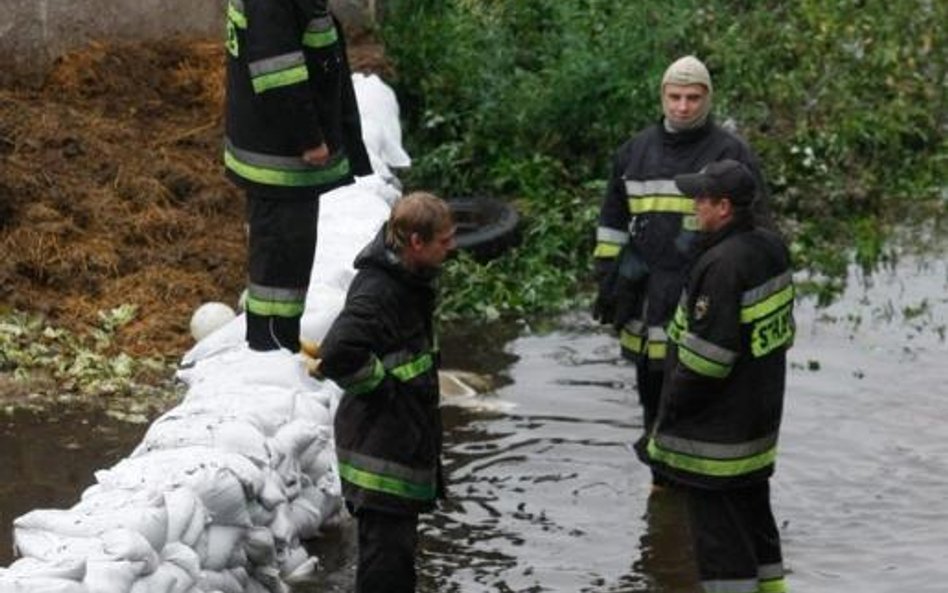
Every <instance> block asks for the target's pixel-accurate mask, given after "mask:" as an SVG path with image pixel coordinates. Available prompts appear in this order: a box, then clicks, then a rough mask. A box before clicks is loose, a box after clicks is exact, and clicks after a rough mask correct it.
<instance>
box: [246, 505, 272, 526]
mask: <svg viewBox="0 0 948 593" xmlns="http://www.w3.org/2000/svg"><path fill="white" fill-rule="evenodd" d="M247 513H248V514H249V515H250V523H251V524H252V525H269V524H270V523H272V522H273V509H272V508H269V509H268V508H267V507H265V506H263V504H261V502H260V501H259V500H258V499H254V500H251V501H250V502H248V503H247Z"/></svg>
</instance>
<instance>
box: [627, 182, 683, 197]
mask: <svg viewBox="0 0 948 593" xmlns="http://www.w3.org/2000/svg"><path fill="white" fill-rule="evenodd" d="M625 194H626V195H627V196H629V197H635V196H680V195H683V194H682V193H681V191H680V190H679V189H678V186H677V185H675V182H674V180H672V179H651V180H649V181H631V180H626V182H625Z"/></svg>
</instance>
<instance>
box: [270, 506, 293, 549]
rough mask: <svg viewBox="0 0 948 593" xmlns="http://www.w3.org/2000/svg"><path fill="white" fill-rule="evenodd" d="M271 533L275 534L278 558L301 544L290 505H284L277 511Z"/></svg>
mask: <svg viewBox="0 0 948 593" xmlns="http://www.w3.org/2000/svg"><path fill="white" fill-rule="evenodd" d="M270 532H271V533H273V542H274V546H275V547H276V553H277V558H280V557H281V556H282V555H283V554H285V553H286V551H287V550H288V549H289V548H292V547H293V546H296V545H298V544H299V543H300V540H299V537H298V536H297V533H296V526H295V525H294V524H293V519H292V517H291V516H290V505H289V504H282V505H280V506H279V507H277V509H276V514H275V515H274V517H273V522H272V523H270Z"/></svg>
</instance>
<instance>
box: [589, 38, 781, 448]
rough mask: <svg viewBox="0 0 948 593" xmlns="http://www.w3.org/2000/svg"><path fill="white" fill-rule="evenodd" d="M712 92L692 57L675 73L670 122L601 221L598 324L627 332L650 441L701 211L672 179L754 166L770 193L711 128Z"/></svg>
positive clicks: (613, 190) (627, 171) (617, 185)
mask: <svg viewBox="0 0 948 593" xmlns="http://www.w3.org/2000/svg"><path fill="white" fill-rule="evenodd" d="M712 90H713V89H712V86H711V77H710V75H709V73H708V70H707V68H706V67H705V65H704V64H703V63H702V62H701V61H700V60H698V59H697V58H695V57H694V56H686V57H683V58H681V59H679V60H677V61H675V62H674V63H673V64H671V65H670V66H669V67H668V69H667V70H666V71H665V74H664V76H663V77H662V85H661V97H662V109H663V111H664V118H663V120H662V121H660V122H658V123H655V124H653V125H651V126H649V127H648V128H646V129H644V130H643V131H641V132H640V133H639V134H637V135H636V136H635V137H633V138H632V139H631V140H629V141H628V142H626V143H625V144H623V145H622V146H621V147H620V148H619V150H618V151H617V152H616V154H615V157H614V160H613V168H612V173H611V176H610V179H609V184H608V187H607V190H606V196H605V200H604V201H603V204H602V209H601V211H600V215H599V227H598V229H597V233H596V235H597V237H596V239H597V241H596V251H595V253H594V257H595V260H596V273H597V276H598V278H599V294H598V295H597V298H596V304H595V306H594V308H593V316H594V317H595V318H596V319H598V320H599V321H601V322H602V323H606V324H612V325H613V326H614V327H615V328H616V329H617V330H618V331H619V341H620V345H621V349H622V355H623V356H624V357H625V358H628V359H630V360H632V361H634V362H635V365H636V379H637V389H638V393H639V401H640V403H641V404H642V408H643V416H644V425H645V432H646V433H647V432H648V430H649V429H650V428H651V426H652V424H653V422H654V420H655V414H656V412H657V409H658V398H659V394H660V393H661V389H662V368H663V365H664V360H665V350H666V335H665V325H666V324H667V323H668V321H669V320H670V319H671V316H672V313H674V310H675V304H676V303H677V300H678V295H679V294H680V293H681V289H682V286H683V285H684V280H685V274H686V270H687V266H688V264H689V262H690V261H691V257H692V255H691V251H692V249H691V246H692V243H693V239H694V236H695V230H696V229H695V217H694V202H693V200H692V199H691V197H689V196H686V195H683V194H682V193H681V192H680V191H678V189H677V188H676V187H675V183H674V181H673V179H674V177H675V175H679V174H681V173H694V172H695V171H697V170H699V169H700V168H701V167H703V166H705V165H707V164H708V163H711V162H713V161H718V160H721V159H726V158H731V159H736V160H738V161H741V162H743V163H745V164H747V166H748V167H750V168H751V171H753V173H754V175H755V177H757V178H758V180H759V181H760V183H759V185H758V187H759V188H764V187H765V185H764V184H763V182H762V178H761V174H760V169H759V166H758V159H757V157H756V155H755V154H754V153H753V151H752V150H751V149H750V147H749V146H748V145H747V144H746V143H745V142H744V141H743V140H742V139H741V138H739V137H737V136H735V135H734V134H731V133H730V132H728V131H726V130H724V129H723V128H721V127H720V126H718V125H716V124H715V123H714V122H713V121H711V117H710V111H711V98H712ZM760 202H761V203H764V202H765V200H763V199H761V200H760Z"/></svg>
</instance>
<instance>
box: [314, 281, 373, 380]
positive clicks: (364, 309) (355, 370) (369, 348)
mask: <svg viewBox="0 0 948 593" xmlns="http://www.w3.org/2000/svg"><path fill="white" fill-rule="evenodd" d="M381 318H382V316H381V315H379V312H378V307H377V306H376V305H375V304H374V302H373V299H372V298H370V297H369V296H368V295H364V294H363V295H357V296H355V297H353V298H352V299H350V300H349V301H348V302H347V303H346V306H345V308H344V309H343V311H342V312H341V313H340V314H339V316H338V317H337V318H336V320H335V321H334V322H333V324H332V326H331V327H330V328H329V331H328V332H327V334H326V337H325V339H324V340H323V343H322V346H321V348H320V351H321V354H322V364H321V367H320V369H321V370H322V373H323V374H324V375H325V376H326V377H328V378H329V379H332V380H333V381H334V382H336V384H338V385H339V387H341V388H342V389H343V390H344V391H345V392H346V393H350V394H355V395H359V394H364V393H369V392H377V391H382V392H385V391H387V390H390V389H391V382H390V381H386V373H385V368H384V366H383V365H382V360H381V358H380V357H379V355H378V353H377V350H376V348H377V347H378V343H379V340H380V336H383V335H385V334H384V332H385V328H384V327H383V324H382V322H381V321H380V319H381Z"/></svg>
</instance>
